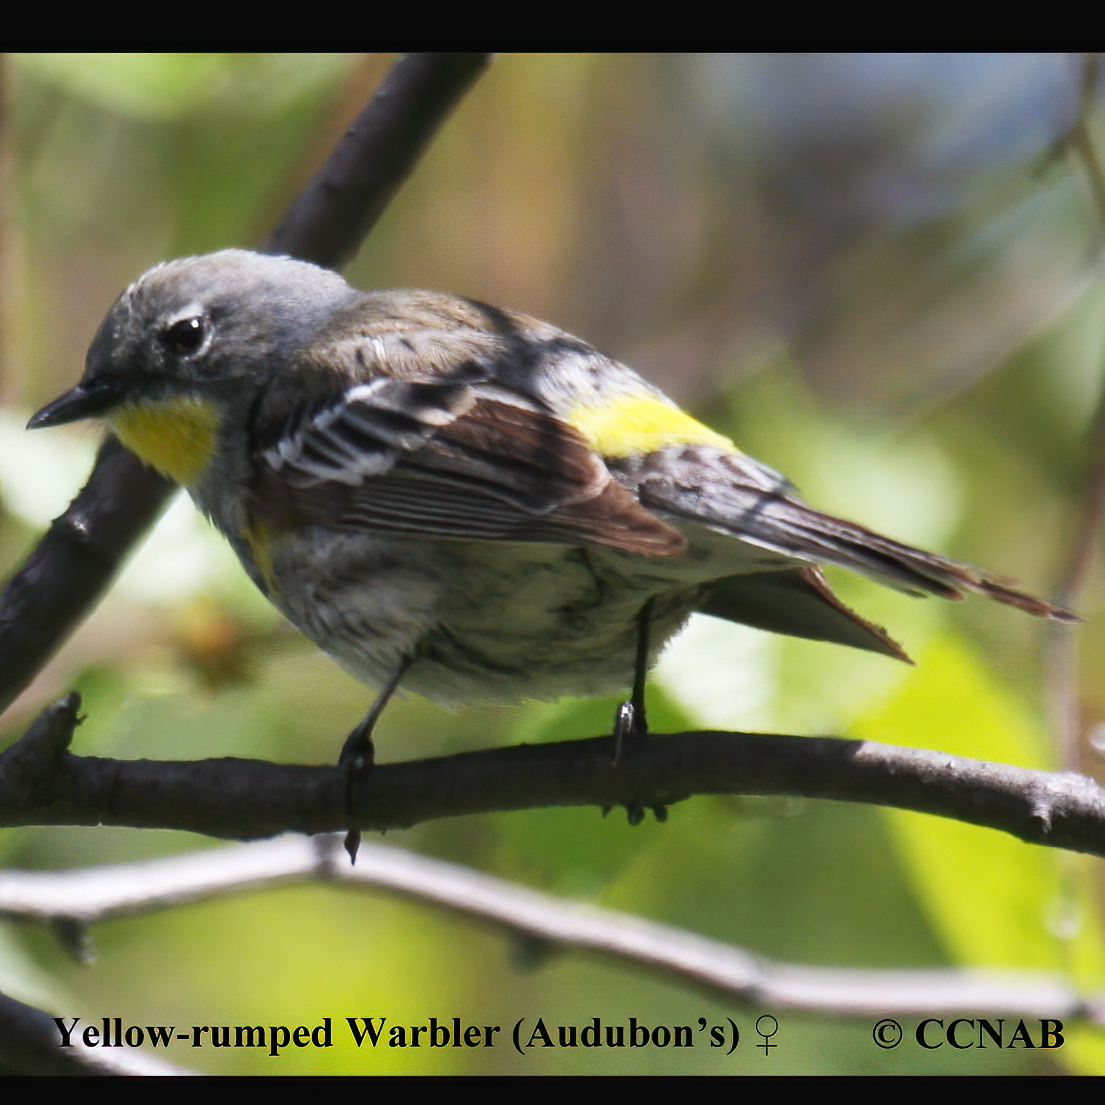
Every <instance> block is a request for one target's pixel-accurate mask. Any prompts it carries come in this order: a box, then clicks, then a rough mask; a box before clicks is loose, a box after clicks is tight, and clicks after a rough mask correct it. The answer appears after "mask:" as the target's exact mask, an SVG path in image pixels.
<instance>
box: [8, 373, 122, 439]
mask: <svg viewBox="0 0 1105 1105" xmlns="http://www.w3.org/2000/svg"><path fill="white" fill-rule="evenodd" d="M119 398H120V396H119V393H118V391H117V390H116V389H115V388H114V387H111V386H110V385H105V384H78V385H77V386H76V387H75V388H72V389H71V390H69V391H67V392H66V393H65V394H64V395H62V396H60V397H59V398H57V399H55V400H54V401H53V402H52V403H47V404H46V406H44V407H43V408H42V410H40V411H39V412H38V413H37V414H34V415H32V416H31V420H30V422H28V423H27V429H28V430H38V429H41V428H42V427H43V426H60V425H62V424H63V423H65V422H77V421H79V420H80V419H82V418H95V417H96V416H97V415H101V414H104V413H105V412H106V411H109V410H111V408H112V407H114V406H115V405H116V404H117V403H118V402H119Z"/></svg>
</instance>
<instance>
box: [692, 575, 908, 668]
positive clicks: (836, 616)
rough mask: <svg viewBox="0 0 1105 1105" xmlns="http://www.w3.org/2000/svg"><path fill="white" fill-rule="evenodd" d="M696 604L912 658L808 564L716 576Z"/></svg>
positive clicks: (729, 616) (748, 621) (720, 614)
mask: <svg viewBox="0 0 1105 1105" xmlns="http://www.w3.org/2000/svg"><path fill="white" fill-rule="evenodd" d="M697 609H698V610H699V611H700V612H701V613H703V614H710V615H712V616H713V617H715V618H724V619H725V620H726V621H730V622H739V623H740V624H742V625H750V626H753V627H754V628H756V629H766V630H767V631H768V632H769V633H782V634H784V635H785V636H788V637H806V638H808V639H810V640H814V641H830V642H832V643H833V644H837V645H848V646H849V647H851V648H862V649H865V650H866V651H868V652H878V653H881V654H882V655H883V656H892V657H893V658H894V659H896V660H905V661H906V662H907V663H912V661H911V660H910V659H909V657H908V656H907V655H906V653H905V650H904V649H903V648H902V647H901V645H899V644H898V643H897V642H896V641H894V640H893V639H892V638H891V637H890V636H889V635H888V634H887V633H886V631H885V630H884V629H880V628H879V626H877V625H875V624H873V623H872V622H869V621H867V619H866V618H862V617H860V615H859V614H857V613H856V612H855V611H854V610H851V609H849V608H848V607H847V606H845V605H844V603H842V602H841V601H840V599H839V598H837V596H836V595H835V594H833V592H832V590H831V589H830V587H829V584H828V583H827V582H826V580H825V577H824V576H823V575H822V574H821V571H820V569H818V568H815V567H813V565H809V566H807V567H805V568H798V569H794V570H790V571H779V572H755V573H751V574H748V575H739V576H727V577H726V578H725V579H719V580H716V581H715V582H713V583H711V584H709V585H708V586H706V587H705V588H703V593H702V598H701V600H700V601H699V603H698V606H697Z"/></svg>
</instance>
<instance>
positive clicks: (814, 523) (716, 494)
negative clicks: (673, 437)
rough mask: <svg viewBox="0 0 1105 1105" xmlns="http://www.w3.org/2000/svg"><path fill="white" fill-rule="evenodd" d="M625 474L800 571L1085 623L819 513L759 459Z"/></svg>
mask: <svg viewBox="0 0 1105 1105" xmlns="http://www.w3.org/2000/svg"><path fill="white" fill-rule="evenodd" d="M615 473H616V475H617V476H618V478H619V479H620V480H621V482H622V483H623V484H625V485H626V486H627V487H630V488H631V489H633V490H634V491H635V493H636V494H637V496H638V498H639V501H640V502H641V504H642V505H643V506H645V507H648V508H650V509H651V510H655V511H659V512H661V513H662V514H663V515H665V516H667V517H671V516H675V517H676V518H683V519H686V520H688V521H692V522H695V523H698V524H699V525H702V526H705V527H707V528H708V529H711V530H713V531H715V532H719V533H722V534H725V535H728V536H730V537H736V538H739V539H740V540H741V541H743V542H745V543H746V544H748V545H752V546H754V547H756V548H759V549H763V550H766V551H767V552H769V553H775V554H778V555H779V556H780V557H785V558H787V560H789V561H790V563H791V564H792V565H793V564H795V562H797V564H799V565H800V564H802V563H806V564H833V565H837V566H838V567H842V568H848V569H850V570H851V571H853V572H858V573H859V574H860V575H865V576H869V577H870V578H872V579H875V580H877V581H878V582H880V583H883V584H886V585H887V586H889V587H894V588H896V589H898V590H900V591H906V592H909V593H912V594H932V595H939V596H940V597H942V598H947V599H960V598H963V597H964V595H966V594H971V593H973V594H978V595H984V596H986V597H987V598H991V599H995V600H996V601H998V602H1003V603H1007V604H1008V605H1010V606H1016V607H1019V608H1020V609H1021V610H1025V611H1027V612H1028V613H1029V614H1035V615H1037V616H1039V617H1048V618H1055V619H1057V620H1060V621H1078V620H1079V619H1078V618H1077V616H1076V615H1074V614H1072V613H1071V612H1070V611H1069V610H1065V609H1063V608H1062V607H1060V606H1056V605H1054V604H1053V603H1050V602H1047V601H1045V600H1044V599H1040V598H1036V597H1035V596H1034V595H1029V594H1026V593H1025V592H1023V591H1019V590H1017V589H1016V588H1015V587H1013V586H1012V585H1011V584H1012V583H1013V582H1014V581H1012V580H1008V579H1004V578H1002V577H1000V576H995V575H991V574H989V573H987V572H984V571H982V570H981V569H979V568H973V567H971V566H970V565H969V564H961V563H959V562H958V561H955V560H949V559H947V558H946V557H942V556H936V555H935V554H933V553H928V552H924V551H922V550H921V549H915V548H911V547H910V546H909V545H903V544H901V543H899V542H897V541H893V540H891V539H890V538H888V537H883V536H881V535H880V534H877V533H874V532H872V531H871V530H868V529H865V528H864V527H862V526H859V525H856V524H855V523H854V522H848V521H845V520H844V519H842V518H835V517H833V516H832V515H830V514H823V513H821V512H820V511H817V510H814V509H813V508H812V507H808V506H806V504H805V503H803V502H802V501H801V500H800V499H799V498H798V497H797V496H796V495H795V493H794V488H793V487H792V486H791V485H790V484H789V483H788V482H787V481H786V480H785V479H784V478H783V477H782V476H780V475H779V474H778V473H777V472H774V471H772V470H771V469H770V468H768V467H767V466H766V465H762V464H760V463H759V462H758V461H755V460H752V459H751V458H750V457H745V456H741V455H739V454H734V453H729V452H726V451H724V450H721V449H715V448H712V447H705V446H696V447H688V446H682V447H678V448H672V449H666V450H662V451H661V452H659V453H653V454H651V455H649V456H647V457H643V458H632V459H630V460H627V461H624V462H622V463H621V464H619V465H618V466H616V467H615ZM782 566H785V562H784V564H783V565H782Z"/></svg>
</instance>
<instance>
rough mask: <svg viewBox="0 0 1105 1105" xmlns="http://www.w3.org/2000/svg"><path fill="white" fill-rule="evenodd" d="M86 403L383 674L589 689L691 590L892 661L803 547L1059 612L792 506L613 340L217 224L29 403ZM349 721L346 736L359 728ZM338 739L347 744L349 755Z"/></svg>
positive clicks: (654, 632) (634, 706)
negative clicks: (611, 346)
mask: <svg viewBox="0 0 1105 1105" xmlns="http://www.w3.org/2000/svg"><path fill="white" fill-rule="evenodd" d="M90 417H99V418H103V419H104V420H106V422H107V424H108V425H109V426H110V428H111V429H112V430H113V431H114V433H115V434H116V435H117V436H118V437H119V439H120V440H121V441H122V442H123V444H124V445H126V446H127V447H128V448H130V449H131V450H133V451H134V452H135V453H136V454H137V455H138V456H139V457H140V458H141V459H142V460H143V461H145V462H146V463H147V464H149V465H152V466H153V467H154V468H156V469H157V470H158V471H160V472H162V473H164V474H165V475H166V476H168V477H170V478H172V479H173V480H175V481H177V482H178V483H180V484H182V485H183V486H184V487H185V488H186V489H187V490H188V492H189V493H190V495H191V496H192V499H193V500H194V501H195V503H196V505H197V506H198V507H199V509H200V510H201V511H202V512H203V513H204V514H205V515H207V517H208V518H209V519H210V520H211V521H212V522H213V523H214V524H215V526H216V527H218V529H219V530H220V531H221V532H222V533H223V535H224V536H225V537H226V539H227V540H228V541H229V542H230V544H231V545H232V546H233V548H234V550H235V552H236V553H237V554H238V557H239V558H240V560H241V562H242V564H243V565H244V567H245V570H246V571H247V572H248V573H249V575H250V576H251V577H252V579H253V581H254V582H255V583H256V584H257V586H258V587H259V588H260V589H261V590H262V591H263V592H264V593H265V595H267V596H268V598H269V599H270V600H271V601H272V602H273V603H274V604H275V605H276V606H277V607H278V608H279V609H280V610H281V611H282V612H283V613H284V614H285V615H286V616H287V618H288V619H289V620H290V621H291V622H292V623H293V624H294V625H296V626H297V627H298V628H299V629H300V630H302V632H303V633H305V634H306V635H307V637H309V638H310V639H311V640H312V641H314V642H315V644H317V645H318V646H319V647H320V648H322V649H324V650H325V651H326V652H328V653H329V654H330V655H331V656H332V657H334V659H336V660H337V661H338V663H339V664H341V665H342V666H343V667H345V668H346V669H348V670H349V671H350V672H351V673H352V674H353V675H355V676H357V677H358V678H359V679H361V680H363V681H364V682H366V683H368V684H370V685H372V686H374V687H376V688H379V689H380V696H379V698H378V699H377V702H376V705H375V707H374V708H373V710H372V711H370V714H369V716H368V717H367V718H366V720H365V722H364V723H362V726H361V727H359V730H358V731H355V733H354V736H351V738H350V742H347V747H346V752H347V754H349V753H350V750H351V749H352V750H356V749H357V748H363V747H364V746H365V744H366V742H367V740H368V736H369V733H370V732H371V728H372V725H373V724H374V723H375V720H376V717H377V716H378V715H379V712H380V709H381V708H382V707H383V704H384V702H386V700H387V698H388V696H389V695H390V694H391V693H392V692H393V691H394V690H395V688H396V686H397V685H398V683H399V682H400V680H402V682H403V685H404V686H405V687H408V688H410V689H412V690H415V691H417V692H418V693H420V694H422V695H425V696H426V697H428V698H430V699H435V700H438V701H442V702H446V703H459V702H483V701H495V700H516V699H520V698H533V699H540V698H549V697H556V696H560V695H564V694H572V695H580V696H596V695H600V694H606V693H609V692H612V691H615V690H618V691H620V690H622V689H626V688H629V687H632V688H633V690H634V694H633V696H632V698H631V700H630V703H631V705H630V706H629V707H628V708H627V709H626V710H625V711H624V712H623V714H622V715H621V717H622V721H621V722H619V724H624V725H625V726H627V727H629V728H633V727H638V728H641V727H643V722H644V716H643V709H644V680H645V674H646V672H647V669H648V666H649V664H650V663H651V662H652V660H653V659H654V658H655V656H656V655H657V653H658V652H659V650H660V649H661V648H662V646H663V645H664V643H665V642H666V641H667V640H668V639H669V638H670V637H671V636H672V635H673V634H674V633H675V632H676V631H677V630H678V629H679V628H680V627H681V626H682V625H683V623H684V622H685V621H686V620H687V618H688V617H689V615H690V614H691V613H692V612H694V611H701V612H704V613H706V614H713V615H715V616H718V617H721V618H727V619H729V620H730V621H734V622H742V623H745V624H748V625H752V626H757V627H759V628H761V629H766V630H770V631H773V632H776V633H783V634H789V635H792V636H798V637H809V638H814V639H818V640H823V641H830V642H834V643H836V644H841V645H850V646H853V647H856V648H861V649H868V650H870V651H873V652H878V653H882V654H884V655H887V656H892V657H897V658H900V659H905V658H906V655H905V653H904V652H903V650H902V649H901V648H900V647H899V646H898V645H897V644H896V643H895V642H894V641H893V640H891V638H890V637H889V636H887V634H886V633H885V632H884V631H883V630H882V629H880V628H879V627H877V626H875V625H873V624H871V623H870V622H868V621H866V620H865V619H863V618H862V617H860V616H859V615H858V614H856V613H854V612H853V611H851V610H849V609H848V608H847V607H846V606H845V605H844V604H843V603H841V602H840V601H839V600H838V599H837V598H836V596H835V595H834V594H833V592H832V591H831V590H830V589H829V586H828V584H827V583H826V581H825V579H824V577H823V575H822V574H821V572H820V569H819V567H818V566H819V565H822V564H832V565H837V566H840V567H843V568H848V569H851V570H852V571H854V572H858V573H860V574H861V575H865V576H869V577H871V578H872V579H874V580H877V581H878V582H880V583H883V584H886V585H888V586H890V587H895V588H898V589H899V590H902V591H908V592H913V593H918V594H933V595H939V596H941V597H942V598H949V599H958V598H961V597H963V596H964V595H965V594H967V593H974V594H980V595H984V596H986V597H988V598H991V599H996V600H997V601H999V602H1003V603H1008V604H1010V605H1012V606H1016V607H1019V608H1020V609H1021V610H1025V611H1027V612H1028V613H1030V614H1035V615H1040V616H1043V617H1049V618H1058V619H1072V618H1073V617H1074V616H1073V615H1071V614H1070V613H1069V612H1067V611H1066V610H1064V609H1062V608H1060V607H1058V606H1055V605H1053V604H1051V603H1049V602H1046V601H1044V600H1043V599H1039V598H1035V597H1033V596H1031V595H1028V594H1025V593H1023V592H1021V591H1019V590H1016V589H1015V588H1014V587H1013V586H1012V583H1011V582H1010V581H1008V580H1005V579H1002V578H999V577H997V576H994V575H991V574H989V573H988V572H984V571H981V570H979V569H977V568H972V567H969V566H968V565H965V564H961V563H957V562H955V561H953V560H948V559H945V558H944V557H941V556H935V555H933V554H931V553H927V552H922V551H920V550H918V549H914V548H910V547H909V546H907V545H903V544H899V543H898V542H896V541H893V540H891V539H889V538H887V537H882V536H879V535H878V534H876V533H873V532H871V531H870V530H867V529H864V528H863V527H861V526H858V525H855V524H854V523H852V522H847V521H844V520H842V519H840V518H835V517H832V516H830V515H828V514H823V513H820V512H819V511H816V510H814V509H812V508H811V507H809V506H807V505H805V504H804V503H803V502H802V501H801V500H800V499H799V498H798V497H797V495H796V493H795V490H794V488H793V487H792V486H791V484H790V483H788V482H787V480H786V479H784V478H783V477H782V476H781V475H779V473H777V472H775V471H773V470H772V469H771V468H769V467H767V466H766V465H764V464H761V463H760V462H759V461H756V460H753V459H752V458H751V457H749V456H746V455H744V454H743V453H742V452H740V450H739V449H738V448H737V447H736V446H735V445H734V444H733V443H732V442H731V441H729V440H728V439H727V438H726V437H724V436H722V435H721V434H719V433H716V432H714V431H713V430H711V429H709V428H708V427H706V426H705V425H703V424H702V423H700V422H698V421H696V420H695V419H694V418H692V417H690V416H689V415H688V414H685V413H684V412H683V411H682V410H680V409H679V408H678V407H677V406H676V405H675V404H674V403H673V402H672V401H671V400H670V399H668V398H667V397H666V396H665V395H664V394H662V393H661V392H660V391H659V390H657V389H656V388H655V387H653V386H651V385H650V384H648V383H647V382H646V381H644V380H643V379H642V378H641V377H640V376H638V375H637V374H636V373H635V372H633V371H632V370H631V369H629V368H627V367H626V366H625V365H622V364H619V363H618V362H617V361H614V360H611V359H610V358H608V357H605V356H603V355H602V354H601V353H599V352H598V351H596V350H595V349H593V348H592V347H591V346H590V345H588V344H587V343H586V342H584V341H581V340H580V339H579V338H575V337H572V336H571V335H570V334H567V333H565V332H564V331H562V330H558V329H556V328H555V327H554V326H550V325H549V324H547V323H544V322H539V321H537V320H536V319H533V318H529V317H527V316H526V315H523V314H519V313H517V312H515V311H509V310H503V309H500V308H497V307H490V306H488V305H486V304H483V303H478V302H476V301H474V300H470V299H464V298H462V297H460V296H454V295H443V294H438V293H435V292H425V291H370V292H362V291H357V290H355V289H353V288H352V287H350V286H349V285H348V284H347V283H346V282H345V280H343V279H342V277H340V276H338V275H337V274H336V273H334V272H331V271H328V270H326V269H323V268H319V267H317V266H315V265H312V264H308V263H306V262H303V261H297V260H293V259H290V258H288V257H274V256H267V255H263V254H258V253H252V252H248V251H245V250H234V249H232V250H224V251H222V252H219V253H213V254H209V255H206V256H202V257H187V258H184V259H181V260H177V261H170V262H168V263H166V264H162V265H158V266H157V267H155V268H153V269H151V270H150V271H149V272H147V273H146V274H145V275H143V276H141V277H140V278H139V279H138V280H136V281H135V282H134V283H133V284H131V285H130V287H128V288H127V289H126V291H124V292H123V294H122V295H121V296H120V297H119V299H118V300H117V301H116V303H115V305H114V306H113V307H112V308H111V310H110V311H109V312H108V314H107V317H106V318H105V319H104V321H103V324H102V325H101V326H100V328H99V331H98V332H97V334H96V336H95V338H94V339H93V341H92V344H91V347H90V348H89V351H88V357H87V361H86V364H85V370H84V374H83V376H82V377H81V380H80V382H79V383H78V384H77V385H76V386H75V387H74V388H73V389H72V390H70V391H68V392H66V393H65V394H64V395H62V396H61V397H60V398H59V399H56V400H55V401H54V402H52V403H50V404H49V405H47V406H45V407H43V409H42V410H40V411H39V412H38V413H37V414H35V415H34V417H33V418H32V419H31V420H30V423H29V425H30V426H31V427H40V426H54V425H57V424H59V423H64V422H70V421H73V420H75V419H83V418H90ZM354 738H356V739H354ZM347 759H348V755H347Z"/></svg>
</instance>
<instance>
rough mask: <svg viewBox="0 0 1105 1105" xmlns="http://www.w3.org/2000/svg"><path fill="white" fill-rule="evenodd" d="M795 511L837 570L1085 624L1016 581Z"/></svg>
mask: <svg viewBox="0 0 1105 1105" xmlns="http://www.w3.org/2000/svg"><path fill="white" fill-rule="evenodd" d="M792 505H794V506H796V507H797V508H798V510H799V511H801V513H802V514H804V515H806V516H807V517H806V518H803V519H802V523H801V525H800V527H799V528H800V529H801V530H805V531H806V533H807V534H808V538H809V545H810V546H812V547H813V548H812V549H811V551H813V556H814V559H816V560H818V561H821V562H822V563H830V564H837V565H839V566H841V567H844V568H849V569H851V570H852V571H854V572H859V573H860V574H862V575H867V576H870V577H872V578H874V579H876V580H878V581H880V582H882V583H886V584H888V585H889V586H891V587H896V588H897V589H898V590H903V591H909V592H912V593H915V594H932V595H939V596H940V597H941V598H946V599H953V600H960V599H963V598H964V597H966V596H967V595H969V594H974V595H982V596H984V597H985V598H989V599H993V600H994V601H995V602H1001V603H1005V604H1006V605H1007V606H1015V607H1017V609H1018V610H1023V611H1025V613H1027V614H1033V615H1035V616H1036V617H1038V618H1050V619H1052V620H1054V621H1060V622H1078V621H1081V620H1082V619H1081V618H1079V617H1078V615H1077V614H1074V613H1072V612H1071V611H1070V610H1067V609H1065V608H1064V607H1062V606H1058V605H1056V604H1055V603H1052V602H1048V601H1047V600H1046V599H1041V598H1037V597H1036V596H1035V595H1030V594H1028V593H1027V592H1025V591H1021V590H1018V589H1017V588H1016V587H1015V586H1013V584H1014V583H1015V582H1016V581H1015V580H1011V579H1007V578H1005V577H1003V576H998V575H993V574H991V573H989V572H985V571H983V570H982V569H980V568H974V567H972V566H971V565H970V564H962V563H960V562H959V561H956V560H949V559H948V558H947V557H943V556H937V555H936V554H935V553H928V552H924V551H923V550H922V549H915V548H912V547H910V546H909V545H902V544H899V543H898V542H897V541H892V540H891V539H890V538H888V537H882V536H881V535H879V534H877V533H873V532H871V531H870V530H867V529H864V528H863V527H862V526H857V525H855V524H854V523H851V522H844V521H842V520H840V519H837V518H833V517H831V516H829V515H822V514H819V513H818V512H817V511H813V510H810V509H809V508H808V507H804V506H802V505H801V504H792ZM817 546H821V548H819V549H818V548H816V547H817Z"/></svg>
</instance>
